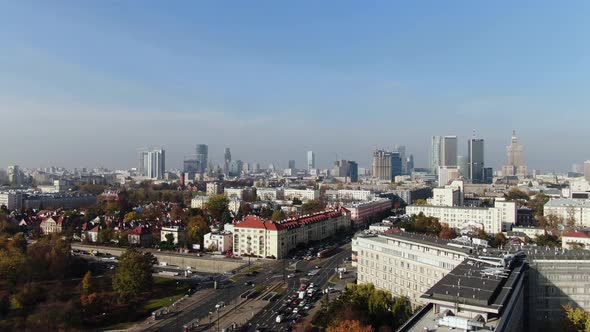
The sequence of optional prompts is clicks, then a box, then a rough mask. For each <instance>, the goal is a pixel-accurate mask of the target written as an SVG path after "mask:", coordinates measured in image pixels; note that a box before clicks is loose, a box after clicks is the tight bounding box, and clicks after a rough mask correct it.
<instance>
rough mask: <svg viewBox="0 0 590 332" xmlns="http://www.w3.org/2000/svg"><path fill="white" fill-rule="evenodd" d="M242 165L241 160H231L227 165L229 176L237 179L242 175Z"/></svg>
mask: <svg viewBox="0 0 590 332" xmlns="http://www.w3.org/2000/svg"><path fill="white" fill-rule="evenodd" d="M243 165H244V164H243V163H242V161H241V160H232V161H231V162H230V163H229V171H228V174H229V176H236V177H239V176H240V175H242V167H243Z"/></svg>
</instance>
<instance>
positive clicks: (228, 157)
mask: <svg viewBox="0 0 590 332" xmlns="http://www.w3.org/2000/svg"><path fill="white" fill-rule="evenodd" d="M230 163H231V152H229V148H225V150H224V152H223V174H225V175H228V174H229V164H230Z"/></svg>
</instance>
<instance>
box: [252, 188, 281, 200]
mask: <svg viewBox="0 0 590 332" xmlns="http://www.w3.org/2000/svg"><path fill="white" fill-rule="evenodd" d="M256 196H258V199H260V200H263V201H276V200H279V199H283V189H282V188H256Z"/></svg>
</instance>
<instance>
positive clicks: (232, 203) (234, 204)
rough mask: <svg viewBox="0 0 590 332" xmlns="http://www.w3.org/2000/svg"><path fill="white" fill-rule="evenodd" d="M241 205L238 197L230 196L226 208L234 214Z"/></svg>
mask: <svg viewBox="0 0 590 332" xmlns="http://www.w3.org/2000/svg"><path fill="white" fill-rule="evenodd" d="M241 207H242V200H241V199H240V198H237V197H231V198H230V199H229V200H228V201H227V209H228V210H229V212H231V213H233V214H234V215H237V214H238V212H239V211H240V208H241Z"/></svg>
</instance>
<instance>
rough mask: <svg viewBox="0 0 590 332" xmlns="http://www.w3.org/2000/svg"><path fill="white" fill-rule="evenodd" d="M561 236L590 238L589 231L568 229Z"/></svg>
mask: <svg viewBox="0 0 590 332" xmlns="http://www.w3.org/2000/svg"><path fill="white" fill-rule="evenodd" d="M561 236H568V237H585V238H590V235H588V233H586V232H581V231H568V232H565V233H563V234H562V235H561Z"/></svg>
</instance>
